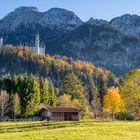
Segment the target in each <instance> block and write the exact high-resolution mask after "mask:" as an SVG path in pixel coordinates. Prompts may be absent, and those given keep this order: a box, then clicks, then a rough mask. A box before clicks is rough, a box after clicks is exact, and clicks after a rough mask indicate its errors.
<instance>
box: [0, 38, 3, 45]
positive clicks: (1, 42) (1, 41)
mask: <svg viewBox="0 0 140 140" xmlns="http://www.w3.org/2000/svg"><path fill="white" fill-rule="evenodd" d="M2 46H3V38H2V37H0V47H2Z"/></svg>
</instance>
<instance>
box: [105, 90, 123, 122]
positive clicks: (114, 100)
mask: <svg viewBox="0 0 140 140" xmlns="http://www.w3.org/2000/svg"><path fill="white" fill-rule="evenodd" d="M103 105H104V108H105V109H106V110H107V111H108V112H110V113H111V114H112V119H113V120H114V119H115V114H116V113H119V112H122V111H123V100H122V98H121V96H120V93H119V88H111V89H109V90H108V91H107V94H106V96H105V97H104V101H103Z"/></svg>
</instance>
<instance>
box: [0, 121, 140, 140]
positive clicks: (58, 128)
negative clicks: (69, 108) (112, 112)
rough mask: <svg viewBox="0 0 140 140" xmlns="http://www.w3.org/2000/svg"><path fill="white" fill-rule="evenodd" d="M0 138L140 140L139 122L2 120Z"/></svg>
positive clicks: (9, 139)
mask: <svg viewBox="0 0 140 140" xmlns="http://www.w3.org/2000/svg"><path fill="white" fill-rule="evenodd" d="M0 140H140V122H118V121H116V122H105V121H80V122H6V123H2V122H1V123H0Z"/></svg>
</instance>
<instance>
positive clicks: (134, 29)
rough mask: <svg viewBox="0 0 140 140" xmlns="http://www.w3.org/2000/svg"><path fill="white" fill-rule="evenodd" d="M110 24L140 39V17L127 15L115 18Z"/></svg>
mask: <svg viewBox="0 0 140 140" xmlns="http://www.w3.org/2000/svg"><path fill="white" fill-rule="evenodd" d="M110 24H111V25H113V26H114V27H115V28H117V29H119V30H121V31H122V32H125V33H128V34H131V35H135V36H138V37H140V16H138V15H130V14H125V15H122V16H120V17H116V18H113V19H112V20H111V21H110Z"/></svg>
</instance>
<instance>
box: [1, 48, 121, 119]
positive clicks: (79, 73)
mask: <svg viewBox="0 0 140 140" xmlns="http://www.w3.org/2000/svg"><path fill="white" fill-rule="evenodd" d="M0 71H1V75H5V74H9V76H8V77H9V78H8V79H11V80H13V79H14V77H13V76H14V75H18V74H21V73H26V75H29V76H30V74H33V75H35V76H36V78H37V77H38V78H39V79H41V78H43V79H45V78H47V80H48V82H49V83H52V84H53V85H54V86H55V91H56V92H55V94H56V95H64V94H65V93H69V94H70V93H71V94H70V96H71V97H72V99H73V98H76V99H81V98H83V97H84V100H85V101H86V104H87V106H89V107H90V108H91V110H92V111H95V110H93V108H95V106H96V108H97V109H98V110H96V113H95V114H96V115H97V116H98V115H99V112H100V111H101V110H102V109H101V107H102V105H103V97H104V95H105V93H106V91H107V89H108V88H110V87H112V86H119V82H118V79H117V78H116V77H115V76H114V75H113V74H112V73H111V72H109V71H106V70H104V69H102V68H96V67H94V66H93V65H92V64H90V63H86V62H81V61H79V60H71V59H68V58H67V57H60V56H50V55H46V56H39V55H35V54H34V53H33V52H30V51H29V50H28V49H22V48H20V47H17V48H13V47H11V46H4V47H2V49H1V50H0ZM10 75H11V76H12V77H11V76H10ZM18 77H19V76H18ZM36 78H35V79H36ZM38 78H37V79H38ZM25 79H26V76H25ZM27 79H28V78H27ZM76 79H79V80H80V81H81V82H80V81H79V82H80V83H81V85H82V87H83V90H84V91H83V90H82V89H81V92H80V93H82V95H81V96H80V94H78V97H77V95H73V91H68V89H70V88H69V86H72V85H71V83H74V82H75V85H76V84H78V83H79V82H78V81H77V80H76ZM1 81H3V77H2V78H1ZM29 81H30V80H29ZM67 81H68V82H69V84H68V87H67V86H65V83H67ZM2 83H3V82H2ZM80 83H79V84H80ZM2 85H3V84H2ZM4 87H6V86H4ZM25 87H26V86H25ZM77 87H81V86H80V85H79V86H78V85H76V86H75V93H77V90H78V92H79V89H77ZM82 87H81V88H82ZM6 90H7V89H6ZM83 94H84V95H83ZM64 97H65V96H64ZM66 98H69V97H66ZM62 100H63V98H62ZM97 106H98V107H99V108H98V107H97Z"/></svg>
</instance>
